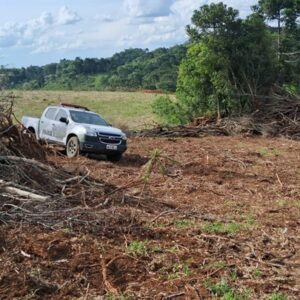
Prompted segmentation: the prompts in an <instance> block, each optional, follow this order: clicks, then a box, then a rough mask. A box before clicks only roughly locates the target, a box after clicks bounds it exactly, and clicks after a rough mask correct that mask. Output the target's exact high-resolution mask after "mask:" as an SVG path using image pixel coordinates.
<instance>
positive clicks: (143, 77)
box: [0, 45, 186, 92]
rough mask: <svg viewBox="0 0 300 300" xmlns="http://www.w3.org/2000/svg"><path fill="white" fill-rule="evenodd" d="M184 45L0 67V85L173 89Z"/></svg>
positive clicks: (183, 52) (183, 54)
mask: <svg viewBox="0 0 300 300" xmlns="http://www.w3.org/2000/svg"><path fill="white" fill-rule="evenodd" d="M185 55H186V46H184V45H178V46H174V47H171V48H159V49H156V50H154V51H149V50H148V49H127V50H125V51H122V52H120V53H116V54H114V55H113V56H112V57H110V58H101V59H98V58H86V59H81V58H79V57H77V58H76V59H75V60H67V59H62V60H61V61H60V62H59V63H51V64H47V65H45V66H41V67H39V66H29V67H27V68H5V67H3V66H2V67H1V69H0V86H1V87H2V88H12V89H28V90H32V89H48V90H137V89H151V90H154V89H159V90H163V91H167V92H174V91H175V90H176V82H177V76H178V68H179V64H180V62H181V61H182V59H183V57H185Z"/></svg>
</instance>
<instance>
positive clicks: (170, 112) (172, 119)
mask: <svg viewBox="0 0 300 300" xmlns="http://www.w3.org/2000/svg"><path fill="white" fill-rule="evenodd" d="M152 109H153V112H154V113H156V114H157V115H158V116H159V117H160V118H161V119H162V120H164V121H165V122H167V123H169V124H180V123H185V122H186V121H187V118H186V114H185V113H184V111H183V108H182V107H181V106H180V104H179V103H178V102H177V101H176V100H175V101H174V100H172V99H171V97H170V96H168V95H167V96H160V97H157V98H156V99H155V101H154V103H153V104H152Z"/></svg>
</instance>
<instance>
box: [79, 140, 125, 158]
mask: <svg viewBox="0 0 300 300" xmlns="http://www.w3.org/2000/svg"><path fill="white" fill-rule="evenodd" d="M111 146H113V148H115V149H111V148H112V147H111ZM80 150H81V151H82V152H88V153H99V154H118V153H124V152H125V151H126V150H127V141H126V140H121V143H120V144H117V143H102V142H101V141H100V140H99V138H98V137H90V136H85V139H84V141H83V142H80Z"/></svg>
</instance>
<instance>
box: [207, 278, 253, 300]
mask: <svg viewBox="0 0 300 300" xmlns="http://www.w3.org/2000/svg"><path fill="white" fill-rule="evenodd" d="M205 285H206V288H207V289H209V290H210V291H211V292H212V293H213V294H214V295H216V296H219V297H221V299H223V300H248V299H250V297H251V294H252V291H251V290H247V289H246V290H243V291H238V290H236V289H234V288H232V287H230V285H229V284H228V282H227V281H226V280H225V279H224V278H223V279H222V280H221V281H220V282H218V283H212V282H210V281H207V282H206V284H205Z"/></svg>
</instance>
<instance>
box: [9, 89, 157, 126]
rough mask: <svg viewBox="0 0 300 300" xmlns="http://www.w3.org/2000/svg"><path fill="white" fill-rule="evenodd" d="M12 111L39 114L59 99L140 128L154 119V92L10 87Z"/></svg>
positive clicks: (124, 124)
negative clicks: (32, 89)
mask: <svg viewBox="0 0 300 300" xmlns="http://www.w3.org/2000/svg"><path fill="white" fill-rule="evenodd" d="M12 93H13V95H14V96H15V100H14V111H15V115H16V117H17V118H18V119H19V120H20V119H21V118H22V116H23V115H27V116H33V117H40V115H41V113H42V111H43V110H44V109H45V107H47V106H48V105H51V104H59V103H61V102H65V103H73V104H79V105H83V106H87V107H88V108H90V109H91V110H93V111H95V112H97V113H99V114H101V115H102V116H103V117H104V118H105V119H106V120H107V121H108V122H110V123H112V124H113V125H114V126H119V127H122V128H129V129H140V128H144V127H147V126H151V125H153V124H154V122H157V121H158V120H157V119H156V116H155V115H154V114H153V112H152V109H151V103H152V102H153V101H154V99H155V98H156V97H157V95H155V94H148V93H143V92H94V91H91V92H78V91H19V90H14V91H12Z"/></svg>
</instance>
